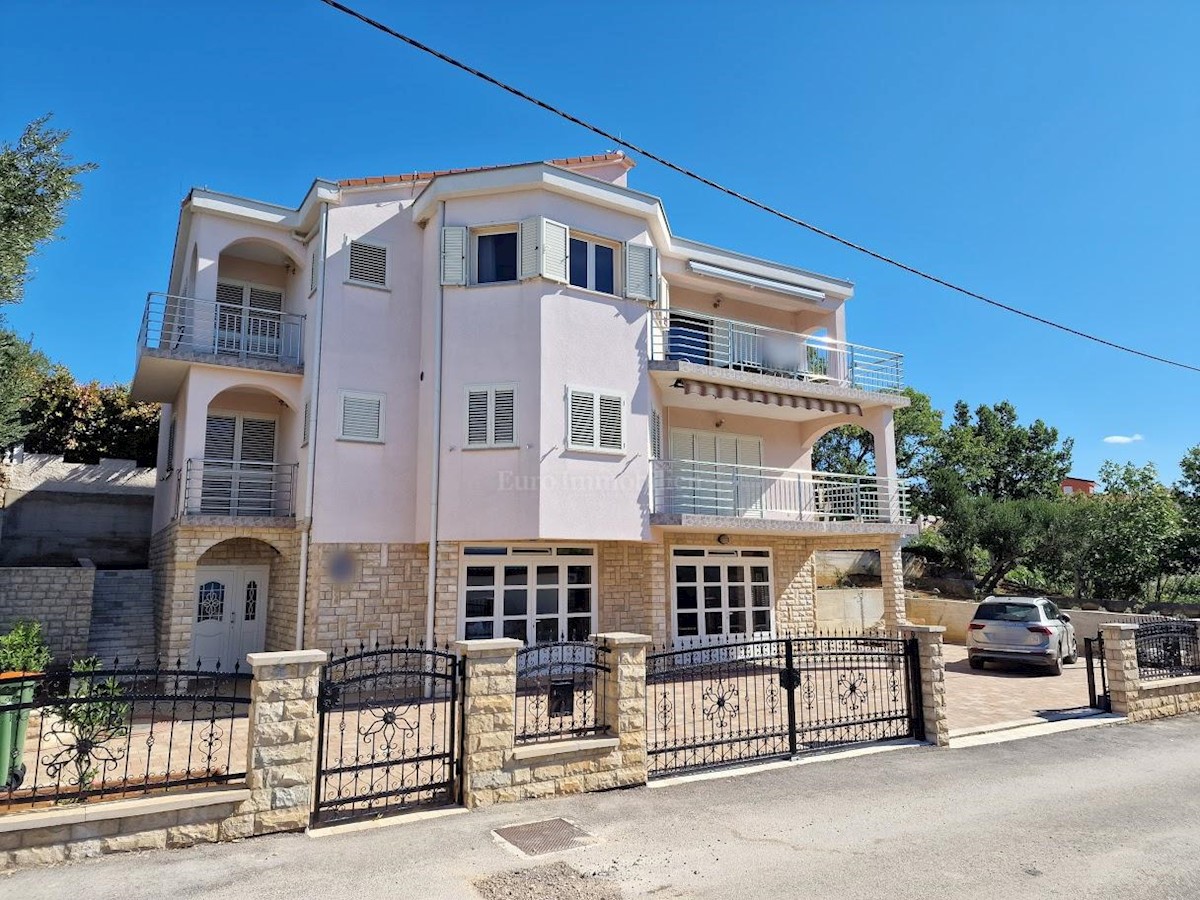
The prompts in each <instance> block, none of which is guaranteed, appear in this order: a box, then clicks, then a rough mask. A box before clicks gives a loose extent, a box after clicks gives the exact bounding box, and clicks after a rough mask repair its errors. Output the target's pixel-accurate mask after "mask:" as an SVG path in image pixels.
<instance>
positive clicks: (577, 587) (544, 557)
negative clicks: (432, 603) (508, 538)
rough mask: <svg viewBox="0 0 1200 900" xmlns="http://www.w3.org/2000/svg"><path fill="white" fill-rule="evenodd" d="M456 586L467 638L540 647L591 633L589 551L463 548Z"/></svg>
mask: <svg viewBox="0 0 1200 900" xmlns="http://www.w3.org/2000/svg"><path fill="white" fill-rule="evenodd" d="M459 585H460V587H459V601H460V603H459V614H460V619H461V621H462V626H461V627H460V629H459V632H460V633H461V634H462V636H463V637H464V638H465V639H467V640H473V639H482V638H499V637H506V638H516V639H517V640H519V641H524V642H525V643H526V644H545V643H549V642H551V641H557V640H559V639H560V638H566V639H567V640H569V641H586V640H587V639H588V637H589V636H590V635H592V634H595V632H596V550H595V548H594V547H520V546H512V547H506V546H495V545H480V546H467V547H464V548H463V550H462V567H461V572H460V578H459Z"/></svg>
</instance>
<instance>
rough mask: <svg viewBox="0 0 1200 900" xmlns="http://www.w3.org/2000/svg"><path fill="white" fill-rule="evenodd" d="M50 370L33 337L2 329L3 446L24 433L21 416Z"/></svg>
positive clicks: (0, 424)
mask: <svg viewBox="0 0 1200 900" xmlns="http://www.w3.org/2000/svg"><path fill="white" fill-rule="evenodd" d="M49 371H50V361H49V360H48V359H46V356H45V354H43V353H42V352H40V351H38V350H34V349H33V344H32V342H31V341H27V340H24V339H22V338H20V337H18V336H17V335H16V334H15V333H13V332H11V331H7V330H4V329H0V450H2V449H4V448H6V447H11V446H12V445H13V444H19V443H20V442H21V440H22V439H23V438H24V437H25V435H26V433H27V431H28V429H27V427H26V426H25V424H24V422H23V420H22V416H23V415H24V413H25V411H26V410H27V409H28V408H29V404H30V402H31V400H32V398H33V395H34V392H35V391H37V389H38V387H39V385H40V384H41V383H42V381H43V380H44V379H45V378H46V375H47V373H48V372H49Z"/></svg>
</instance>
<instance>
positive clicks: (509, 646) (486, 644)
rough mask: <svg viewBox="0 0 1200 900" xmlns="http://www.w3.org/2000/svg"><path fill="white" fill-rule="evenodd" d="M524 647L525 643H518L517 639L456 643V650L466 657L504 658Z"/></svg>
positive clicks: (492, 639) (488, 639)
mask: <svg viewBox="0 0 1200 900" xmlns="http://www.w3.org/2000/svg"><path fill="white" fill-rule="evenodd" d="M524 646H525V642H524V641H518V640H517V639H516V638H487V639H484V640H476V641H455V642H454V649H455V650H457V651H458V652H459V653H460V654H462V655H463V656H466V657H471V656H503V655H505V654H507V653H516V652H517V651H518V650H520V649H521V648H522V647H524Z"/></svg>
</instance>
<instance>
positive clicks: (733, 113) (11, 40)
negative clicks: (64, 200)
mask: <svg viewBox="0 0 1200 900" xmlns="http://www.w3.org/2000/svg"><path fill="white" fill-rule="evenodd" d="M358 3H359V4H360V7H361V8H362V9H363V10H364V11H366V12H368V13H370V14H372V15H375V16H377V17H378V18H381V19H383V20H384V21H387V22H389V23H391V24H393V25H394V26H396V27H397V28H399V29H400V30H404V31H407V32H409V33H411V34H413V35H414V36H415V37H417V38H419V39H421V40H424V41H426V42H428V43H431V44H433V45H435V46H438V47H440V48H442V49H444V50H445V51H447V52H449V53H451V54H453V55H457V56H460V57H461V58H463V59H465V60H466V61H468V62H470V63H473V64H475V65H477V66H479V67H481V68H484V69H487V70H489V71H492V72H493V73H495V74H496V75H498V76H500V77H501V78H504V79H506V80H509V81H512V82H514V83H515V84H517V85H518V86H520V87H523V88H525V89H527V90H529V91H530V92H532V93H534V94H538V95H540V96H542V97H543V98H545V99H547V100H549V101H551V102H553V103H557V104H560V105H562V106H564V107H566V108H568V109H570V110H572V111H574V112H575V113H576V114H578V115H580V116H583V117H585V118H590V119H592V120H594V121H596V122H597V123H599V124H601V125H602V126H604V127H606V128H608V129H611V130H614V131H616V132H618V133H620V134H621V135H622V136H623V137H625V138H627V139H629V140H632V141H634V142H635V143H642V144H644V145H646V146H648V147H651V148H654V149H655V150H656V151H657V152H659V153H662V154H663V155H665V156H668V157H671V158H674V159H676V160H677V161H679V162H681V163H683V164H686V165H688V166H691V167H693V168H695V169H697V170H700V171H701V172H703V173H705V174H707V175H709V176H710V177H712V178H714V179H717V180H720V181H724V182H726V183H728V184H730V185H732V186H734V187H736V188H738V189H740V190H742V191H744V192H746V193H749V194H753V195H755V196H758V197H760V198H763V199H765V200H768V201H770V202H772V203H774V204H775V205H777V206H779V207H781V208H783V209H786V210H789V211H791V212H793V213H795V214H797V215H799V216H801V217H803V218H807V219H808V220H810V221H813V222H816V223H819V224H821V225H822V226H824V227H827V228H829V229H832V230H835V231H839V232H841V233H843V234H845V235H847V236H849V237H851V238H853V239H855V240H857V241H860V242H863V243H866V244H869V245H872V246H874V247H877V248H879V249H881V250H884V251H886V252H888V253H890V254H892V255H895V256H898V257H900V258H903V259H905V260H907V261H909V262H911V263H913V264H915V265H918V266H922V267H925V268H928V269H932V270H934V271H936V272H937V273H939V274H941V275H943V276H944V277H946V278H949V279H952V280H957V281H960V282H962V283H965V284H967V285H969V286H971V287H973V288H975V289H976V290H979V291H981V292H983V293H987V294H990V295H992V296H995V297H997V298H1000V299H1003V300H1005V301H1007V302H1009V303H1012V304H1015V305H1018V306H1022V307H1025V308H1027V309H1030V310H1034V311H1036V312H1038V313H1040V314H1042V315H1045V316H1049V317H1051V318H1056V319H1059V320H1063V321H1066V322H1069V323H1071V324H1073V325H1075V326H1077V327H1080V328H1082V329H1084V330H1089V331H1094V332H1097V333H1099V334H1101V335H1104V336H1107V337H1109V338H1111V339H1114V340H1117V341H1121V342H1124V343H1129V344H1132V345H1135V346H1138V347H1142V348H1145V349H1149V350H1153V351H1154V352H1156V353H1159V354H1162V355H1166V356H1171V357H1175V358H1179V359H1183V360H1185V361H1189V362H1191V363H1193V364H1200V348H1198V347H1197V346H1196V344H1197V335H1200V303H1198V302H1197V301H1198V300H1200V297H1198V290H1197V279H1196V276H1195V273H1194V271H1193V263H1194V260H1196V258H1197V250H1196V243H1197V240H1198V239H1200V167H1197V165H1196V159H1197V144H1198V139H1200V91H1197V90H1196V86H1197V84H1200V54H1197V53H1196V51H1195V47H1196V44H1197V39H1198V38H1200V4H1195V3H1183V2H1180V3H1168V2H1160V3H1155V4H1137V5H1135V4H1125V3H1112V2H1091V3H1083V2H1077V3H1066V2H1062V3H1033V2H1015V3H1014V2H1003V3H1001V2H996V3H988V2H972V3H957V2H949V0H947V2H939V3H904V4H899V3H891V2H860V3H853V4H835V3H825V4H818V3H790V2H788V3H784V2H780V3H760V4H750V3H746V4H728V3H706V2H681V3H646V4H617V5H615V6H612V5H610V6H607V7H597V8H596V9H597V12H593V13H589V14H586V15H585V14H582V11H583V10H584V8H583V7H580V6H578V5H575V6H573V5H570V4H565V5H564V4H562V3H561V2H559V3H549V2H546V3H542V2H527V3H520V4H497V3H473V2H465V3H460V4H454V5H452V6H447V5H445V4H441V3H425V4H421V3H398V2H386V0H358ZM4 19H5V27H4V28H3V29H2V30H0V136H2V137H3V138H4V139H8V140H11V139H15V138H16V136H17V135H18V134H19V132H20V129H21V127H22V126H23V125H24V123H25V122H27V121H28V120H30V119H32V118H34V117H35V116H37V115H39V114H41V113H43V112H45V111H53V112H54V114H55V117H56V123H57V125H58V126H60V127H63V128H68V129H70V130H71V131H72V135H73V136H72V140H71V147H72V149H73V151H74V152H75V154H76V155H77V156H78V157H79V158H83V159H91V160H95V161H97V162H99V163H100V165H101V168H100V169H99V171H97V172H95V173H93V174H91V175H89V176H87V181H86V189H85V193H84V195H83V198H82V199H81V200H80V201H79V202H78V203H76V204H75V205H74V206H73V207H72V208H71V210H70V213H69V222H68V225H67V227H66V229H65V231H64V237H65V240H63V241H61V242H58V243H56V244H54V245H52V246H51V247H50V248H49V249H47V250H46V251H45V252H44V253H43V254H42V255H41V256H40V257H38V259H37V261H36V270H37V271H36V278H35V279H34V281H33V282H32V284H31V285H30V287H29V290H28V292H27V296H26V300H25V303H24V304H23V305H21V306H19V307H16V308H10V309H9V310H7V312H6V314H7V317H8V319H9V321H10V323H11V324H12V325H13V326H14V327H16V328H17V329H19V330H20V331H21V332H23V333H26V334H29V333H32V334H33V335H34V336H35V340H36V342H37V344H38V345H39V346H41V347H42V348H43V349H45V350H46V351H47V352H48V353H49V354H50V355H51V356H52V357H54V358H55V359H57V360H59V361H62V362H64V363H66V364H67V365H69V366H70V367H71V369H72V370H73V371H74V372H75V373H76V375H77V376H78V377H79V378H81V379H92V378H97V379H101V380H104V381H125V380H128V379H129V378H130V377H131V375H132V366H133V360H134V341H135V338H136V334H137V327H138V322H139V318H140V313H141V308H142V304H143V302H144V298H145V294H146V292H148V291H151V290H161V289H163V287H164V286H165V281H166V277H167V270H168V265H169V261H170V252H171V245H172V240H173V237H174V232H175V224H176V216H177V211H178V203H179V200H180V199H181V198H182V197H183V196H184V194H185V193H186V192H187V189H188V188H189V187H190V186H192V185H204V186H208V187H211V188H214V189H219V190H223V191H229V192H232V193H237V194H244V195H248V196H252V197H257V198H261V199H264V200H271V201H276V202H283V203H289V204H294V203H297V202H299V200H300V199H301V197H302V195H303V193H304V191H305V189H306V188H307V186H308V184H309V182H310V181H311V180H312V179H313V178H314V177H325V178H342V177H353V176H362V175H377V174H385V173H394V172H404V171H412V170H419V169H430V168H445V167H453V166H464V165H478V164H488V163H501V162H516V161H524V160H530V159H542V158H550V157H555V156H564V155H573V154H580V153H592V152H600V151H603V150H606V149H609V148H608V147H606V146H605V144H604V142H603V141H602V140H601V139H599V138H596V137H595V136H593V135H590V134H589V133H587V132H584V131H582V130H580V129H578V128H576V127H575V126H572V125H570V124H568V123H566V122H563V121H561V120H558V119H556V118H554V117H552V116H550V115H548V114H546V113H543V112H541V111H539V110H537V109H535V108H533V107H530V106H527V105H524V104H522V103H521V102H520V101H517V100H516V99H513V98H510V97H508V96H507V95H503V94H501V93H499V92H498V91H496V90H495V89H494V88H490V87H488V86H487V85H485V84H483V83H481V82H477V81H475V80H473V79H471V78H469V77H468V76H466V75H464V74H461V73H459V72H456V71H454V70H452V69H450V68H448V67H446V66H445V65H444V64H442V63H438V62H436V61H434V60H432V59H430V58H428V57H425V56H423V55H420V54H418V53H417V52H416V51H413V50H411V49H409V48H407V47H405V46H404V45H402V44H400V43H398V42H396V41H393V40H391V39H388V38H386V37H384V36H382V35H380V34H378V33H376V32H373V31H371V30H368V29H367V28H366V27H365V26H362V25H361V24H358V23H355V22H353V21H352V20H350V19H348V18H346V17H344V16H341V15H340V14H337V13H335V12H333V11H332V10H330V9H329V8H327V7H325V6H324V5H323V4H320V3H318V2H316V0H289V2H286V3H285V2H282V0H279V2H271V0H262V2H248V0H241V2H216V0H210V2H206V3H204V4H175V3H170V4H168V3H151V2H144V3H134V2H117V0H114V2H109V3H103V4H101V3H94V2H78V3H68V2H55V0H37V2H28V0H8V2H6V3H5V13H4ZM630 183H631V185H632V186H634V187H636V188H638V189H641V190H644V191H648V192H650V193H653V194H657V195H659V196H661V197H663V198H664V201H665V203H666V207H667V212H668V215H669V216H670V219H671V222H672V226H673V228H674V230H675V231H676V232H677V233H678V234H681V235H684V236H686V237H690V238H695V239H698V240H702V241H706V242H710V243H714V244H719V245H721V246H725V247H730V248H733V249H737V250H741V251H746V252H750V253H754V254H757V255H760V256H766V257H769V258H773V259H777V260H780V261H784V262H787V263H791V264H794V265H799V266H803V267H806V268H810V269H815V270H817V271H821V272H826V273H829V274H832V275H837V276H842V277H847V278H850V279H852V280H853V281H854V282H855V283H856V284H857V295H856V297H855V299H854V300H853V301H851V304H850V307H849V310H848V314H847V316H848V328H849V333H850V338H851V340H854V341H856V342H859V343H864V344H870V345H873V346H878V347H885V348H888V349H896V350H900V351H902V352H904V353H905V354H906V374H907V380H908V381H909V383H911V384H913V385H915V386H916V387H918V388H920V389H921V390H924V391H926V392H928V393H929V394H931V395H932V397H933V399H934V403H935V405H936V406H938V407H940V408H943V409H945V410H947V412H948V411H949V410H950V409H951V408H952V407H953V404H954V402H955V401H956V400H958V399H960V398H961V399H964V400H966V401H967V402H968V403H970V404H972V405H975V404H978V403H983V402H988V403H990V402H994V401H998V400H1003V399H1008V400H1011V401H1012V402H1013V403H1014V404H1016V407H1017V409H1018V411H1019V412H1020V414H1021V416H1022V418H1023V419H1025V420H1030V419H1033V418H1036V417H1041V418H1043V419H1045V420H1046V421H1047V422H1049V423H1050V424H1052V425H1055V426H1056V427H1058V428H1059V430H1060V432H1062V433H1063V434H1064V435H1069V436H1072V437H1074V438H1075V441H1076V445H1075V474H1077V475H1080V476H1083V477H1092V476H1094V475H1095V474H1096V473H1097V471H1098V469H1099V466H1100V463H1101V462H1102V461H1103V460H1104V459H1106V458H1114V459H1120V460H1125V459H1131V460H1133V461H1136V462H1143V461H1147V460H1151V461H1154V462H1155V463H1157V464H1158V465H1159V467H1160V470H1162V471H1163V473H1164V475H1165V476H1166V477H1168V478H1173V477H1175V475H1176V474H1177V463H1178V460H1179V458H1180V457H1181V456H1182V455H1183V453H1184V451H1185V450H1186V448H1187V447H1188V446H1190V445H1191V444H1194V443H1197V442H1200V428H1197V427H1196V425H1195V424H1194V423H1195V421H1196V416H1195V413H1194V412H1193V401H1194V398H1195V397H1196V394H1197V389H1198V388H1200V375H1197V374H1194V373H1188V372H1185V371H1181V370H1175V369H1169V368H1167V367H1165V366H1161V365H1157V364H1154V363H1150V362H1146V361H1142V360H1138V359H1136V358H1133V357H1130V356H1127V355H1124V354H1118V353H1115V352H1113V351H1110V350H1106V349H1104V348H1101V347H1098V346H1093V345H1088V344H1085V343H1083V342H1081V341H1079V340H1077V339H1073V338H1069V337H1067V336H1065V335H1061V334H1057V333H1055V332H1052V331H1049V330H1047V329H1045V328H1043V327H1041V326H1037V325H1034V324H1032V323H1029V322H1025V321H1022V320H1020V319H1018V318H1016V317H1013V316H1011V315H1009V314H1006V313H1002V312H999V311H996V310H992V309H989V308H987V307H985V306H983V305H981V304H979V303H978V302H976V301H972V300H967V299H965V298H962V297H959V296H957V295H955V294H952V293H950V292H948V291H946V290H944V289H941V288H938V287H936V286H934V285H931V284H927V283H924V282H922V281H919V280H916V279H914V278H913V277H911V276H908V275H906V274H904V273H902V272H899V271H896V270H893V269H890V268H889V267H887V266H885V265H883V264H881V263H878V262H875V261H873V260H870V259H867V258H865V257H861V256H859V255H857V254H855V253H854V252H852V251H850V250H847V249H845V248H842V247H839V246H837V245H835V244H832V243H830V242H828V241H825V240H824V239H822V238H819V237H816V236H814V235H811V234H808V233H807V232H805V231H803V230H801V229H798V228H796V227H794V226H791V225H788V224H786V223H783V222H781V221H778V220H775V219H772V218H770V217H768V216H766V215H764V214H762V213H759V212H757V211H754V210H752V209H750V208H747V207H744V206H741V205H739V204H738V203H737V202H736V201H733V200H731V199H729V198H726V197H723V196H721V195H718V194H716V193H714V192H712V191H711V190H709V189H707V188H704V187H702V186H700V185H697V184H694V183H692V182H689V181H687V180H685V179H684V178H682V177H681V176H678V175H675V174H673V173H671V172H669V171H666V170H663V169H661V168H659V167H657V166H656V165H655V164H653V163H650V162H643V163H642V164H640V165H639V166H638V168H636V169H635V170H634V171H633V172H632V173H631V182H630ZM1114 435H1124V436H1132V435H1139V436H1140V439H1139V440H1136V441H1133V442H1130V443H1125V444H1113V443H1105V442H1104V438H1105V437H1106V436H1114Z"/></svg>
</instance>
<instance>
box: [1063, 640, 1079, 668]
mask: <svg viewBox="0 0 1200 900" xmlns="http://www.w3.org/2000/svg"><path fill="white" fill-rule="evenodd" d="M1077 662H1079V645H1078V644H1077V643H1075V641H1074V640H1072V641H1071V653H1070V654H1069V655H1068V656H1064V657H1063V663H1064V665H1068V666H1073V665H1075V663H1077Z"/></svg>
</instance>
